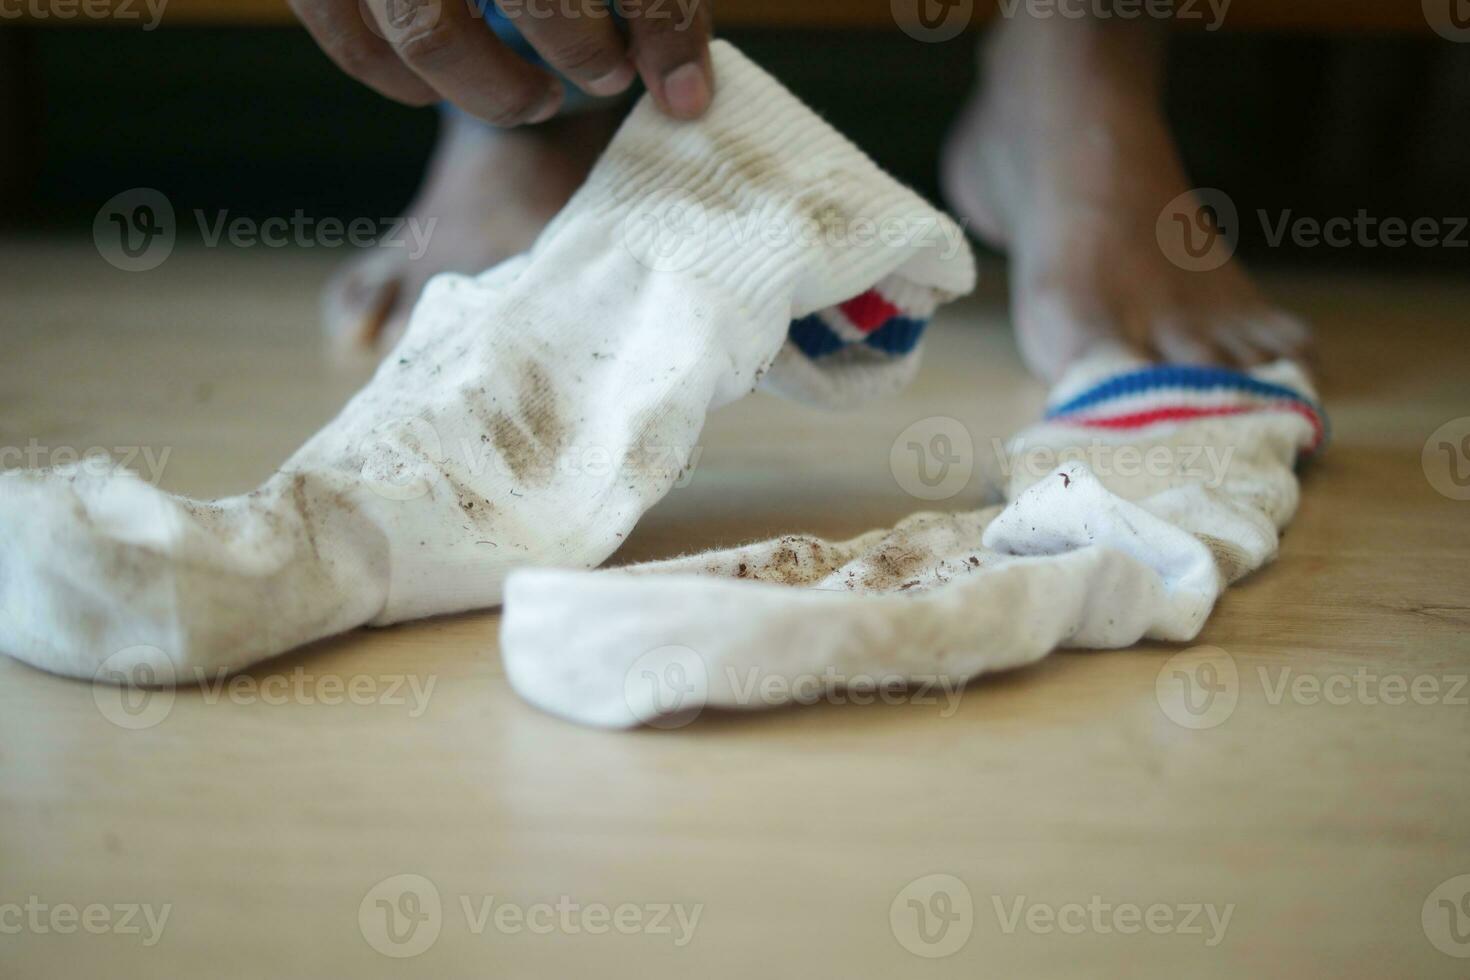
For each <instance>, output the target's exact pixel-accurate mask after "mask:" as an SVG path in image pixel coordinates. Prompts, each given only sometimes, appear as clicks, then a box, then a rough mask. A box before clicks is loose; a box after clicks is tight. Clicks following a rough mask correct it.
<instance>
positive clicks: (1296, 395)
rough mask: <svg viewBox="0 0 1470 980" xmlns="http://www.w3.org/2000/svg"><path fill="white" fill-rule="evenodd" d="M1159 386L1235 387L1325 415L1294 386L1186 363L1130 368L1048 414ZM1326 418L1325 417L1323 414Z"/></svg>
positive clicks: (1055, 413) (1071, 411)
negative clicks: (1286, 399) (1137, 368)
mask: <svg viewBox="0 0 1470 980" xmlns="http://www.w3.org/2000/svg"><path fill="white" fill-rule="evenodd" d="M1157 388H1193V389H1195V390H1199V391H1205V390H1209V389H1211V388H1234V389H1236V390H1238V391H1244V392H1248V393H1250V394H1253V395H1264V396H1267V397H1272V398H1290V399H1292V400H1294V401H1299V402H1302V403H1303V404H1305V405H1310V406H1311V407H1312V410H1313V411H1315V412H1317V414H1318V415H1319V416H1322V411H1321V409H1320V408H1319V407H1318V406H1317V404H1316V403H1315V402H1313V401H1312V400H1311V399H1309V398H1306V397H1304V396H1303V395H1302V394H1301V393H1300V392H1298V391H1296V390H1295V389H1292V388H1288V387H1286V386H1285V385H1278V384H1272V383H1270V382H1269V381H1261V380H1259V379H1257V378H1252V377H1251V376H1249V375H1246V374H1241V373H1240V372H1239V371H1232V370H1230V369H1228V368H1217V367H1203V366H1196V365H1187V364H1164V365H1159V366H1157V367H1149V368H1143V369H1142V370H1138V371H1130V372H1129V373H1127V374H1120V375H1118V376H1116V377H1113V378H1109V379H1108V380H1106V381H1104V382H1102V383H1101V384H1098V385H1096V386H1094V387H1092V388H1089V389H1088V390H1087V391H1084V392H1083V393H1082V394H1080V395H1078V396H1076V397H1075V398H1073V399H1071V400H1070V401H1067V402H1063V403H1062V404H1061V405H1058V406H1056V407H1055V408H1051V409H1048V410H1047V413H1046V417H1047V418H1049V419H1053V418H1057V417H1058V416H1061V415H1070V414H1071V413H1073V412H1080V411H1082V410H1083V409H1086V408H1091V407H1092V406H1094V405H1097V404H1099V403H1100V402H1105V401H1108V400H1109V399H1113V398H1121V397H1123V396H1125V395H1136V394H1138V393H1140V392H1144V391H1153V390H1154V389H1157ZM1323 417H1324V418H1325V416H1323Z"/></svg>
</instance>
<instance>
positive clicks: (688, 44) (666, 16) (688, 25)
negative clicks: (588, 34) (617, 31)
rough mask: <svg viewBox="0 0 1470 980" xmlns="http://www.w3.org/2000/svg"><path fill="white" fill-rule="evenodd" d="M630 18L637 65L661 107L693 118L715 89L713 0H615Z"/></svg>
mask: <svg viewBox="0 0 1470 980" xmlns="http://www.w3.org/2000/svg"><path fill="white" fill-rule="evenodd" d="M617 3H618V9H619V10H621V11H622V12H623V14H624V16H625V17H626V18H627V21H628V31H629V35H630V37H631V39H632V55H633V63H634V64H635V65H636V66H637V68H638V74H640V75H641V76H643V83H644V84H645V85H647V86H648V91H649V92H650V93H651V94H652V95H653V99H654V101H655V102H656V103H658V107H659V108H660V109H662V110H663V111H664V112H666V113H668V114H669V115H670V116H673V117H674V118H675V119H695V118H697V117H699V116H701V115H703V114H704V111H705V110H706V109H708V108H709V104H710V99H711V98H712V97H713V93H714V73H713V70H712V69H711V67H710V59H709V37H710V24H711V20H712V17H711V14H710V0H666V2H664V3H653V2H649V0H617Z"/></svg>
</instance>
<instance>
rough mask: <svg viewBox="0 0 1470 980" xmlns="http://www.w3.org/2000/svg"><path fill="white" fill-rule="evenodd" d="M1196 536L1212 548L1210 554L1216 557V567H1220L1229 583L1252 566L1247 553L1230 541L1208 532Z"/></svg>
mask: <svg viewBox="0 0 1470 980" xmlns="http://www.w3.org/2000/svg"><path fill="white" fill-rule="evenodd" d="M1195 537H1197V538H1199V539H1200V541H1201V542H1203V543H1204V546H1205V547H1206V548H1209V549H1210V554H1211V555H1212V556H1213V557H1214V559H1215V567H1217V568H1219V569H1220V574H1221V575H1222V576H1224V578H1225V581H1226V582H1227V583H1230V582H1234V581H1235V580H1236V579H1238V578H1240V576H1241V575H1242V574H1244V573H1245V570H1246V569H1247V568H1249V567H1250V560H1249V559H1248V558H1247V557H1246V555H1245V553H1244V552H1242V551H1241V550H1240V549H1239V548H1236V547H1235V546H1234V545H1232V544H1230V543H1229V542H1228V541H1222V540H1220V539H1219V538H1216V537H1213V536H1211V535H1208V534H1196V535H1195Z"/></svg>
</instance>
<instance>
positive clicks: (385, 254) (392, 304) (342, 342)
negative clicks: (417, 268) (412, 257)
mask: <svg viewBox="0 0 1470 980" xmlns="http://www.w3.org/2000/svg"><path fill="white" fill-rule="evenodd" d="M403 273H404V270H403V267H402V258H401V256H399V255H397V254H395V253H394V252H392V251H388V250H383V251H374V252H369V253H368V254H366V255H362V256H359V257H357V258H356V259H354V260H352V261H351V262H350V263H348V265H347V266H346V267H345V268H343V269H342V270H341V271H339V272H338V273H337V275H335V276H334V277H333V278H332V280H331V282H329V283H328V284H327V287H326V289H325V291H324V292H323V294H322V319H323V325H324V327H325V329H326V333H327V340H328V343H329V344H330V345H331V346H332V348H333V349H335V350H337V351H340V352H357V351H366V350H372V349H373V348H374V347H376V346H377V345H378V343H379V338H380V337H381V335H382V333H383V330H384V328H385V327H386V326H387V325H388V324H389V322H390V320H391V319H392V318H393V316H394V315H395V313H396V311H397V308H398V307H399V306H400V305H401V304H400V303H399V299H400V297H401V295H402V293H403Z"/></svg>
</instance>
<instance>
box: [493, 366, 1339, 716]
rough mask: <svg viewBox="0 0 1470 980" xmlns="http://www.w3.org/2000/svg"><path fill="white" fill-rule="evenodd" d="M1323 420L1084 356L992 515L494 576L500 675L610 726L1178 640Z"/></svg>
mask: <svg viewBox="0 0 1470 980" xmlns="http://www.w3.org/2000/svg"><path fill="white" fill-rule="evenodd" d="M1323 425H1324V419H1323V416H1322V413H1321V412H1320V410H1319V409H1318V407H1317V405H1316V402H1315V400H1314V395H1313V394H1312V391H1311V388H1310V387H1309V386H1308V384H1307V382H1306V379H1305V378H1304V377H1303V376H1302V374H1301V373H1300V372H1299V371H1298V370H1297V369H1296V368H1295V367H1293V366H1291V365H1289V364H1285V363H1282V364H1277V365H1274V366H1271V367H1269V368H1263V369H1261V370H1258V371H1255V372H1252V373H1251V374H1249V375H1246V374H1240V373H1237V372H1233V371H1224V370H1217V369H1211V368H1188V367H1149V366H1146V365H1142V364H1140V363H1137V362H1131V361H1129V360H1126V359H1118V358H1116V357H1100V358H1095V359H1093V360H1091V361H1088V362H1086V363H1083V364H1081V365H1079V366H1078V367H1077V368H1075V369H1074V370H1073V371H1072V372H1071V373H1070V374H1069V375H1068V376H1067V378H1065V379H1064V380H1063V382H1062V384H1061V385H1060V386H1059V387H1058V388H1057V390H1056V392H1055V393H1054V395H1053V398H1052V402H1051V409H1050V411H1049V412H1048V419H1047V421H1045V422H1044V423H1042V424H1040V425H1037V426H1035V427H1033V428H1031V429H1028V430H1026V431H1025V432H1022V433H1021V434H1020V435H1019V436H1017V437H1016V438H1015V439H1013V440H1012V441H1011V443H1010V445H1009V449H1008V457H1007V465H1008V466H1009V467H1010V494H1009V495H1010V496H1011V498H1012V500H1011V503H1010V504H1009V505H1008V506H1006V507H1004V508H1002V507H992V508H988V509H985V510H981V511H976V512H972V513H959V514H937V513H926V514H916V515H914V516H913V517H910V518H908V519H907V520H905V521H903V522H902V523H900V524H899V525H898V526H897V527H895V528H893V529H891V530H881V531H873V532H871V533H869V534H865V535H862V536H861V537H858V538H855V539H853V540H851V541H844V542H836V543H833V542H827V541H822V540H819V539H816V538H812V537H809V536H805V535H791V536H787V537H783V538H779V539H776V540H774V541H766V542H761V543H758V544H752V545H748V546H746V547H742V548H734V549H730V550H727V551H719V552H714V553H709V554H702V555H691V556H688V557H684V558H678V559H675V560H672V561H664V562H656V563H651V564H646V565H639V566H631V567H628V568H625V569H613V570H608V571H600V572H592V573H587V572H583V573H577V572H565V571H554V570H528V571H523V572H518V573H516V574H515V575H513V576H512V577H511V579H510V582H509V584H508V587H507V591H506V602H505V615H504V619H503V621H502V626H501V651H502V655H503V657H504V660H505V666H506V674H507V676H508V677H509V679H510V681H511V683H512V684H513V685H514V686H515V688H516V690H517V691H518V692H519V693H520V694H521V695H522V696H523V697H525V698H526V699H527V700H528V701H530V702H531V703H533V704H535V705H538V706H539V707H541V708H543V709H545V710H547V711H550V712H552V713H555V714H558V715H561V716H563V717H565V718H569V719H571V720H573V721H578V722H582V723H585V724H590V725H601V726H609V727H627V726H632V725H637V724H640V723H648V724H655V725H659V724H670V723H680V722H682V721H683V720H687V719H688V718H689V717H691V716H692V715H693V714H696V713H697V712H698V711H699V710H702V709H703V708H705V707H721V708H731V709H753V708H765V707H772V706H774V705H778V704H783V703H788V702H791V701H800V700H802V699H803V698H804V697H806V698H811V697H813V696H814V695H820V694H821V693H823V692H825V691H827V690H829V689H831V688H833V687H837V688H841V687H844V686H846V685H847V684H849V683H851V684H860V685H868V686H872V685H875V684H878V685H882V684H889V685H891V684H894V683H900V684H901V683H912V684H918V685H929V686H932V685H935V684H940V685H944V686H945V688H946V689H951V688H954V687H957V686H958V685H962V684H964V683H965V682H967V681H969V680H970V679H971V678H973V677H976V676H978V675H980V674H982V673H986V672H988V671H993V670H1000V669H1005V668H1010V667H1016V666H1019V665H1022V664H1027V663H1031V662H1033V661H1035V660H1038V659H1040V658H1041V657H1043V656H1045V655H1046V654H1047V653H1048V652H1050V651H1051V650H1053V649H1054V648H1056V647H1058V646H1076V647H1093V648H1113V647H1122V646H1127V645H1129V644H1132V643H1135V642H1137V641H1138V640H1139V639H1141V638H1144V637H1150V638H1153V639H1159V640H1171V641H1185V640H1189V639H1192V638H1193V637H1194V636H1196V635H1197V634H1198V632H1199V630H1200V628H1201V627H1202V626H1203V625H1204V623H1205V620H1206V618H1207V617H1208V616H1209V613H1210V610H1211V609H1212V608H1213V606H1214V603H1215V600H1216V599H1217V598H1218V596H1219V595H1220V593H1221V591H1222V590H1223V589H1224V587H1225V586H1226V585H1227V584H1228V583H1229V582H1232V581H1234V580H1236V579H1237V578H1239V577H1241V576H1243V575H1245V574H1248V573H1249V572H1251V571H1253V570H1254V569H1256V568H1258V567H1260V566H1261V565H1262V564H1264V563H1265V562H1267V561H1269V560H1270V559H1271V558H1272V557H1273V556H1274V554H1275V551H1276V545H1277V540H1278V531H1279V529H1280V528H1282V527H1284V526H1285V525H1286V523H1287V522H1288V521H1289V520H1290V519H1291V516H1292V514H1293V513H1294V512H1295V509H1296V504H1297V481H1296V477H1295V475H1294V473H1293V469H1292V467H1293V464H1294V462H1295V461H1296V458H1297V456H1298V454H1299V453H1303V452H1312V451H1315V450H1316V448H1317V447H1319V446H1320V445H1321V443H1322V440H1323V438H1324V432H1323Z"/></svg>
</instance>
